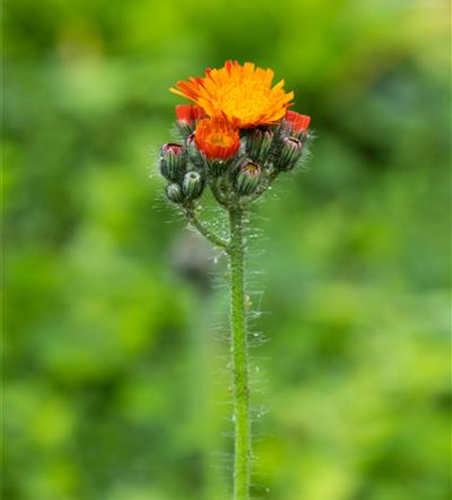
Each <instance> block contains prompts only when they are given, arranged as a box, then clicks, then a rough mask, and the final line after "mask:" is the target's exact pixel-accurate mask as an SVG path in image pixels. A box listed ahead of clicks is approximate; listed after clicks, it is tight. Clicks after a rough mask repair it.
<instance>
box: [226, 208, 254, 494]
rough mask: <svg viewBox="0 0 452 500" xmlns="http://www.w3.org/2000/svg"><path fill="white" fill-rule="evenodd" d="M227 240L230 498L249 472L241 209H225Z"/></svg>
mask: <svg viewBox="0 0 452 500" xmlns="http://www.w3.org/2000/svg"><path fill="white" fill-rule="evenodd" d="M229 221H230V232H231V243H230V246H229V266H230V280H231V291H230V294H231V312H230V316H231V354H232V362H233V384H234V387H233V394H234V417H233V421H234V428H235V432H234V434H235V444H234V497H233V498H234V500H248V498H249V496H248V495H249V488H250V476H251V454H252V452H251V418H250V401H249V398H250V391H249V373H248V372H249V370H248V346H247V329H246V316H245V282H244V253H245V242H244V239H243V211H242V210H241V209H234V210H231V211H230V212H229Z"/></svg>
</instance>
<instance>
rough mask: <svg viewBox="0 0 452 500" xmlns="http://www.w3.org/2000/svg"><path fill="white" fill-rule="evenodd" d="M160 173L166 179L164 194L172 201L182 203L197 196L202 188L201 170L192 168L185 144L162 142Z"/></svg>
mask: <svg viewBox="0 0 452 500" xmlns="http://www.w3.org/2000/svg"><path fill="white" fill-rule="evenodd" d="M159 164H160V173H161V174H162V176H163V177H164V178H165V179H166V180H167V181H168V184H167V186H166V195H167V197H168V199H169V200H170V201H172V202H173V203H184V202H188V201H193V200H195V199H197V198H199V197H200V196H201V194H202V191H203V189H204V178H203V175H202V173H201V172H198V171H197V170H195V169H193V168H192V167H191V166H190V163H189V161H188V154H187V149H186V147H185V146H182V145H180V144H176V143H167V144H164V145H163V147H162V149H161V150H160V159H159Z"/></svg>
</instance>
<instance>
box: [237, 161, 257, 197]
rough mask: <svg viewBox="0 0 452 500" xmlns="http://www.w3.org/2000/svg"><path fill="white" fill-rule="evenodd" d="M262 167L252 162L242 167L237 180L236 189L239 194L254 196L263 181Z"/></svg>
mask: <svg viewBox="0 0 452 500" xmlns="http://www.w3.org/2000/svg"><path fill="white" fill-rule="evenodd" d="M261 172H262V169H261V167H260V166H259V165H258V164H257V163H254V162H252V161H248V162H246V163H245V164H243V165H242V166H241V167H240V170H239V171H238V173H237V177H236V180H235V188H236V191H237V193H238V194H241V195H243V196H248V195H250V194H253V193H254V191H255V190H256V188H257V186H258V185H259V181H260V179H261Z"/></svg>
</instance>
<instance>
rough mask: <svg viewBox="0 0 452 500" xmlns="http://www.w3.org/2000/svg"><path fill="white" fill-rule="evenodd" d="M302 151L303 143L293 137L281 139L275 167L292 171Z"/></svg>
mask: <svg viewBox="0 0 452 500" xmlns="http://www.w3.org/2000/svg"><path fill="white" fill-rule="evenodd" d="M302 151H303V143H302V142H301V141H300V140H299V139H297V138H295V137H283V138H282V147H281V152H280V155H279V157H278V158H277V160H276V166H277V168H279V169H280V170H284V171H287V170H292V169H293V168H294V167H295V165H296V164H297V162H298V160H299V159H300V157H301V153H302Z"/></svg>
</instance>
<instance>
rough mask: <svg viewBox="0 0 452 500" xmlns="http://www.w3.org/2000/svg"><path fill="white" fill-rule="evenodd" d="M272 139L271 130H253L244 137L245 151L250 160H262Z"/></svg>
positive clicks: (265, 156)
mask: <svg viewBox="0 0 452 500" xmlns="http://www.w3.org/2000/svg"><path fill="white" fill-rule="evenodd" d="M272 140H273V132H272V131H271V130H262V129H256V130H253V131H252V132H251V133H250V134H249V135H248V136H247V138H246V152H247V153H248V155H249V157H250V158H251V159H252V160H255V161H258V162H264V161H265V160H266V159H267V156H268V153H269V151H270V147H271V145H272Z"/></svg>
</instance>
